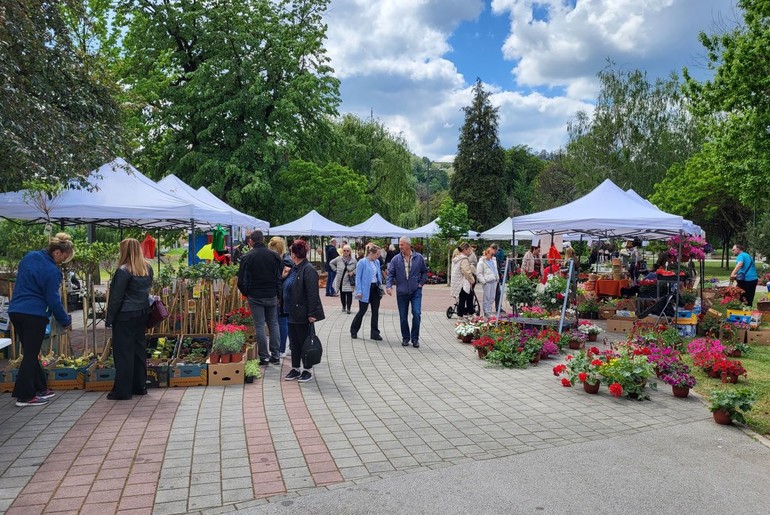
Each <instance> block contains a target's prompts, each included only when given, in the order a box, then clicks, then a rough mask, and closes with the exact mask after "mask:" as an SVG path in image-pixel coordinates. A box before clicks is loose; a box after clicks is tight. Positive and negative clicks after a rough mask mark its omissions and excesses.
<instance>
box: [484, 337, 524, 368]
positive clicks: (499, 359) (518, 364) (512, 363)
mask: <svg viewBox="0 0 770 515" xmlns="http://www.w3.org/2000/svg"><path fill="white" fill-rule="evenodd" d="M486 360H487V362H488V363H490V364H491V365H498V366H501V367H505V368H527V367H528V366H529V360H530V353H529V352H519V348H518V343H516V342H514V341H513V339H512V338H511V337H505V338H503V339H502V340H500V341H498V342H496V343H495V347H494V349H492V350H491V351H489V353H488V354H487V357H486Z"/></svg>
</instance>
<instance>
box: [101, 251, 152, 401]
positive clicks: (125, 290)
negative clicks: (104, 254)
mask: <svg viewBox="0 0 770 515" xmlns="http://www.w3.org/2000/svg"><path fill="white" fill-rule="evenodd" d="M151 287H152V267H151V266H150V265H148V264H147V262H146V261H145V260H144V255H143V254H142V248H141V245H140V244H139V241H138V240H135V239H134V238H126V239H125V240H123V241H121V242H120V257H119V258H118V269H117V270H116V271H115V275H113V276H112V282H111V283H110V300H109V302H108V303H107V316H106V318H105V321H104V325H106V326H107V327H112V356H113V357H114V358H115V384H114V385H113V386H112V391H111V392H110V393H108V394H107V398H108V399H110V400H112V401H122V400H128V399H130V398H131V396H132V395H145V394H146V393H147V356H146V350H145V346H146V343H145V338H144V332H145V330H146V329H147V317H148V316H149V315H150V302H149V296H150V288H151Z"/></svg>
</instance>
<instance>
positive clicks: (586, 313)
mask: <svg viewBox="0 0 770 515" xmlns="http://www.w3.org/2000/svg"><path fill="white" fill-rule="evenodd" d="M577 310H578V313H579V315H580V318H587V319H590V320H594V319H596V317H597V313H598V311H599V303H598V302H596V301H595V300H594V299H592V298H588V299H584V300H582V301H581V302H579V303H578V306H577Z"/></svg>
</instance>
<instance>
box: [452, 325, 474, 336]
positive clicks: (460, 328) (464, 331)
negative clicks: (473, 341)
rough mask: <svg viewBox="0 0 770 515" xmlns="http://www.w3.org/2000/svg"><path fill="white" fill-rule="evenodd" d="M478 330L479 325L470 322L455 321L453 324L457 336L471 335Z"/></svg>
mask: <svg viewBox="0 0 770 515" xmlns="http://www.w3.org/2000/svg"><path fill="white" fill-rule="evenodd" d="M478 330H479V327H478V326H477V325H476V324H474V323H472V322H457V324H455V334H456V335H458V336H473V335H474V334H476V332H478Z"/></svg>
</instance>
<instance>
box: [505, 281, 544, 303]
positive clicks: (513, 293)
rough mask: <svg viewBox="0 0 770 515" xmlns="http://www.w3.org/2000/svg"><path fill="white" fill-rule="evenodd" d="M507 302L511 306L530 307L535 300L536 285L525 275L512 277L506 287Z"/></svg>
mask: <svg viewBox="0 0 770 515" xmlns="http://www.w3.org/2000/svg"><path fill="white" fill-rule="evenodd" d="M506 293H507V296H508V302H509V303H510V304H511V306H520V305H522V304H526V305H531V304H532V303H534V302H535V299H536V298H537V291H536V285H535V283H534V282H532V281H530V280H529V279H528V278H527V276H526V275H524V274H517V275H514V276H513V277H512V278H511V280H510V281H508V286H507V292H506Z"/></svg>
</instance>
